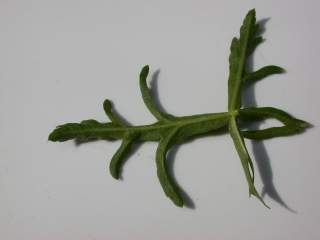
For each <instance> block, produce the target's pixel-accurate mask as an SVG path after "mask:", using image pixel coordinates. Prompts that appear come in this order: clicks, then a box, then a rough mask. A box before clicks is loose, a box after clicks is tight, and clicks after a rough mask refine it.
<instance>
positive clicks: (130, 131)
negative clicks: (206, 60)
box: [49, 9, 310, 207]
mask: <svg viewBox="0 0 320 240" xmlns="http://www.w3.org/2000/svg"><path fill="white" fill-rule="evenodd" d="M259 31H260V27H259V25H258V24H257V23H256V18H255V10H254V9H253V10H250V11H249V12H248V14H247V15H246V17H245V19H244V21H243V24H242V27H241V29H240V37H239V38H233V40H232V43H231V48H230V49H231V53H230V56H229V69H230V74H229V79H228V112H221V113H207V114H206V113H205V114H198V115H191V116H184V117H175V116H172V115H170V114H167V113H163V112H161V111H160V110H158V109H157V106H156V104H155V102H154V101H153V98H152V96H151V92H150V90H149V88H148V86H147V77H148V73H149V66H147V65H146V66H144V67H143V68H142V70H141V72H140V79H139V84H140V90H141V94H142V98H143V101H144V103H145V105H146V106H147V108H148V109H149V111H150V112H151V113H152V114H153V116H154V117H155V118H156V119H157V121H156V122H155V123H152V124H146V125H138V126H131V125H130V126H127V125H126V124H125V123H124V122H123V121H122V120H121V119H120V117H119V116H117V114H116V113H115V111H113V108H112V104H111V101H109V100H105V101H104V104H103V108H104V111H105V113H106V115H107V116H108V117H109V118H110V120H111V122H107V123H100V122H98V121H96V120H94V119H89V120H84V121H82V122H80V123H67V124H63V125H60V126H57V127H56V128H55V129H54V130H53V131H52V132H51V133H50V135H49V140H50V141H54V142H56V141H59V142H63V141H67V140H71V139H74V140H76V141H77V142H78V141H79V142H86V141H87V140H99V139H102V140H110V141H112V140H122V143H121V145H120V147H119V149H118V150H117V151H116V153H115V154H114V156H113V157H112V159H111V162H110V166H109V170H110V173H111V175H112V176H113V177H114V178H116V179H118V178H119V175H120V171H121V167H122V165H123V164H124V160H125V159H126V158H127V157H128V156H129V155H130V153H131V151H130V149H131V147H132V145H133V144H134V143H136V142H138V143H141V142H148V141H155V142H159V146H158V148H157V151H156V166H157V175H158V178H159V181H160V184H161V186H162V188H163V190H164V192H165V194H166V195H167V196H168V197H169V198H170V199H171V200H172V201H173V203H174V204H175V205H177V206H179V207H181V206H183V204H184V203H183V198H182V196H181V192H180V190H179V187H178V185H177V184H176V183H175V182H174V179H173V178H172V177H171V176H170V174H169V171H168V167H167V159H166V158H167V152H168V151H169V149H170V147H171V146H173V145H177V144H182V143H185V142H187V141H190V140H192V139H195V138H198V137H201V136H207V135H208V134H210V135H216V134H221V133H223V132H226V131H227V130H228V127H229V132H230V135H231V137H232V139H233V142H234V145H235V148H236V150H237V152H238V154H239V157H240V160H241V164H242V167H243V170H244V173H245V177H246V180H247V183H248V187H249V194H250V195H254V196H256V197H257V198H258V199H259V200H260V201H261V202H262V203H263V204H265V203H264V202H263V199H262V198H261V197H260V195H259V193H258V192H257V190H256V188H255V186H254V166H253V162H252V160H251V158H250V156H249V154H248V151H247V148H246V145H245V142H244V137H246V138H251V139H267V138H272V137H278V136H285V135H292V134H296V133H300V132H302V131H303V130H305V129H306V128H307V127H309V126H310V125H309V124H308V123H306V122H305V121H302V120H299V119H296V118H294V117H292V116H291V115H289V114H288V113H286V112H284V111H282V110H280V109H276V108H270V107H268V108H244V109H240V107H241V91H242V88H243V87H244V86H243V85H244V84H248V83H252V82H254V81H258V80H260V79H262V78H264V77H267V76H269V75H271V74H278V73H282V72H283V69H282V68H280V67H277V66H267V67H264V68H262V69H260V70H258V71H255V72H251V73H250V72H249V73H248V72H246V71H245V68H246V62H247V59H248V57H249V55H250V54H251V53H252V52H253V51H254V49H255V48H256V47H257V46H258V45H259V44H260V43H261V42H262V41H263V38H262V37H261V36H258V35H259ZM182 88H183V86H182ZM177 97H179V96H178V95H177ZM267 118H274V119H277V120H279V121H281V122H282V123H283V124H284V126H282V127H272V128H267V129H262V130H255V131H240V130H239V127H238V125H237V124H238V120H239V123H240V124H241V122H240V121H246V122H249V123H251V122H255V121H259V120H264V119H267ZM240 126H242V125H240ZM200 155H201V153H199V156H200Z"/></svg>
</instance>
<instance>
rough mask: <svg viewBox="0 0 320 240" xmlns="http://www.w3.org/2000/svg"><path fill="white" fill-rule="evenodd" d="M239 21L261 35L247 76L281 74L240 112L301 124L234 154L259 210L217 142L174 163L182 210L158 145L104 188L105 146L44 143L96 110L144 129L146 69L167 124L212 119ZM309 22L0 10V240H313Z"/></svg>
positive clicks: (231, 6)
mask: <svg viewBox="0 0 320 240" xmlns="http://www.w3.org/2000/svg"><path fill="white" fill-rule="evenodd" d="M251 8H256V11H257V18H258V20H262V21H261V22H262V24H263V25H264V26H265V28H266V31H265V33H264V37H265V38H266V42H265V43H264V44H263V45H261V46H260V47H259V48H258V49H257V51H256V52H255V55H254V59H253V60H254V65H253V66H254V68H255V69H257V68H259V67H262V66H264V65H268V64H276V65H280V66H283V67H284V68H286V70H287V73H286V74H283V75H281V76H280V75H277V76H272V77H269V78H268V79H265V80H263V81H261V82H259V83H258V84H256V86H255V87H254V88H252V89H249V90H248V91H249V92H248V93H247V94H246V97H245V98H246V99H245V102H246V103H247V104H255V103H256V104H257V105H259V106H273V107H278V108H281V109H283V110H286V111H288V112H290V113H291V114H293V115H294V116H296V117H298V118H302V119H305V120H307V121H309V122H311V123H312V124H313V125H314V128H312V129H310V130H308V131H307V132H306V133H304V134H301V135H297V136H293V137H287V138H278V139H274V140H268V141H264V142H263V143H260V142H254V143H251V142H250V141H246V142H247V145H248V148H249V151H250V153H251V154H252V156H253V158H254V159H255V160H254V164H255V168H256V172H257V177H256V185H257V189H258V190H259V192H261V191H262V190H263V189H264V190H265V191H264V192H265V193H266V194H265V197H264V198H265V201H266V202H267V204H269V206H270V207H271V210H269V209H267V208H265V207H264V206H263V205H262V204H261V203H260V202H259V201H258V200H257V199H255V198H249V197H248V189H247V184H246V180H245V177H244V173H243V171H242V167H241V164H240V160H239V158H238V156H237V153H236V151H235V148H234V146H233V143H232V140H231V138H230V136H229V135H221V136H215V137H206V138H202V139H197V140H196V141H194V142H192V143H188V144H185V145H182V146H181V147H180V148H178V149H176V150H175V151H174V153H172V155H174V156H173V157H174V158H173V157H171V161H172V160H174V163H170V165H171V166H172V170H173V171H174V175H175V178H176V180H177V182H178V183H179V185H180V186H181V187H182V188H183V189H184V191H185V192H186V193H187V194H188V195H189V197H190V199H191V200H190V201H189V205H190V206H189V207H184V208H177V207H175V206H174V205H173V204H172V203H171V202H170V200H169V199H167V198H166V197H165V195H164V193H163V191H162V189H161V187H160V184H159V182H158V179H157V175H156V169H155V160H154V159H155V151H156V147H157V144H156V143H145V144H143V145H142V146H141V147H140V148H139V149H137V151H136V152H135V153H134V155H133V156H132V157H131V158H130V159H129V160H128V161H127V163H126V165H125V167H124V169H123V180H121V181H116V180H114V179H113V178H112V177H111V176H110V174H109V172H108V163H109V161H110V158H111V157H112V155H113V154H114V153H115V151H116V149H117V148H118V146H119V145H120V142H119V141H116V142H104V141H100V142H94V143H88V144H83V145H81V146H76V145H75V144H74V142H72V141H69V142H65V143H52V142H48V141H47V137H48V134H49V133H50V132H51V131H52V130H53V129H54V128H55V126H57V125H59V124H62V123H66V122H79V121H81V120H84V119H90V118H94V119H97V120H99V121H107V118H106V116H105V114H104V112H103V109H102V102H103V100H104V99H105V98H109V99H111V100H112V101H113V102H114V103H115V107H116V109H117V111H118V112H119V113H121V115H122V116H123V117H124V118H126V119H127V120H128V121H130V122H131V123H132V124H135V125H136V124H148V123H152V122H153V121H154V118H153V117H152V115H150V113H149V112H148V111H147V109H146V107H145V106H144V104H143V102H142V99H141V96H140V92H139V86H138V74H139V71H140V69H141V67H142V66H143V65H144V64H149V65H150V69H151V70H150V71H151V76H150V78H149V79H148V82H149V83H150V82H152V86H153V91H154V92H155V93H156V95H157V94H158V100H159V101H160V103H161V105H162V106H163V107H164V108H165V109H166V111H168V112H169V113H171V114H174V115H178V116H182V115H192V114H198V113H207V112H208V113H209V112H221V111H225V110H226V106H227V78H228V56H229V45H230V41H231V39H232V37H233V36H236V35H238V33H239V27H240V25H241V23H242V20H243V18H244V16H245V14H246V12H247V11H248V10H249V9H251ZM319 8H320V2H319V1H317V0H313V1H312V0H308V1H298V0H283V1H279V0H269V1H257V0H255V1H253V0H250V1H241V0H233V1H231V0H220V1H212V0H210V1H209V0H208V1H204V0H198V1H186V0H183V1H172V0H170V1H169V0H162V1H150V0H149V1H147V0H145V1H142V0H135V1H121V0H115V1H105V0H101V1H98V0H90V1H81V0H80V1H79V0H54V1H53V0H52V1H47V0H35V1H31V0H24V1H23V0H21V1H15V0H10V1H9V0H1V1H0V109H1V111H0V238H1V239H5V240H16V239H17V240H18V239H19V240H20V239H27V240H29V239H30V240H40V239H41V240H47V239H48V240H49V239H75V240H82V239H83V240H85V239H97V240H98V239H99V240H100V239H113V240H126V239H141V240H144V239H146V240H147V239H148V240H149V239H155V240H157V239H159V240H160V239H177V240H180V239H183V240H193V239H197V240H198V239H201V240H206V239H219V240H229V239H230V240H231V239H238V240H241V239H243V240H253V239H261V240H264V239H268V240H269V239H279V240H280V239H281V240H283V239H290V240H293V239H297V240H298V239H299V240H300V239H308V240H309V239H310V240H316V239H320V230H319V225H320V207H319V202H320V193H319V186H318V184H319V182H320V175H319V169H320V159H319V153H320V150H319V149H320V148H319V147H320V146H319V140H320V130H319V127H318V126H320V104H319V91H320V79H319V74H318V70H319V64H320V62H319V54H320V51H319V42H320V30H319V29H320V28H319V22H320V15H319ZM152 78H153V80H151V79H152ZM254 95H255V96H254ZM272 124H278V123H277V122H267V123H266V124H264V125H261V127H263V126H266V125H268V126H269V125H272ZM191 201H192V203H193V204H192V203H191ZM192 205H193V206H192Z"/></svg>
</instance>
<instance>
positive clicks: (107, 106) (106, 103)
mask: <svg viewBox="0 0 320 240" xmlns="http://www.w3.org/2000/svg"><path fill="white" fill-rule="evenodd" d="M103 108H104V109H105V110H111V108H112V102H111V101H110V100H109V99H106V100H104V102H103Z"/></svg>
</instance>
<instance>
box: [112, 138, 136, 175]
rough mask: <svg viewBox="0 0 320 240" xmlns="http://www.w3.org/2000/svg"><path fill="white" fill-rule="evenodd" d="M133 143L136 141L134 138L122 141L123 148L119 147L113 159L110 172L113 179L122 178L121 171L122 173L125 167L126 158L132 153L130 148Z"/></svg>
mask: <svg viewBox="0 0 320 240" xmlns="http://www.w3.org/2000/svg"><path fill="white" fill-rule="evenodd" d="M133 141H134V138H132V137H126V138H125V139H124V140H123V141H122V143H121V146H120V147H119V149H118V151H117V152H116V153H115V154H114V155H113V157H112V159H111V162H110V166H109V170H110V173H111V175H112V177H114V178H115V179H119V177H120V171H121V168H122V165H123V163H124V161H125V159H126V157H127V156H128V155H129V153H130V148H131V146H132V144H133Z"/></svg>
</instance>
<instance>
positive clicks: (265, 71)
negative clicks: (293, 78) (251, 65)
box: [243, 65, 285, 84]
mask: <svg viewBox="0 0 320 240" xmlns="http://www.w3.org/2000/svg"><path fill="white" fill-rule="evenodd" d="M284 72H285V70H284V69H283V68H281V67H278V66H273V65H270V66H266V67H263V68H261V69H259V70H257V71H255V72H251V73H248V74H246V75H245V76H244V78H243V82H244V83H245V84H251V83H254V82H256V81H259V80H261V79H263V78H265V77H268V76H270V75H273V74H281V73H284Z"/></svg>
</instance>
